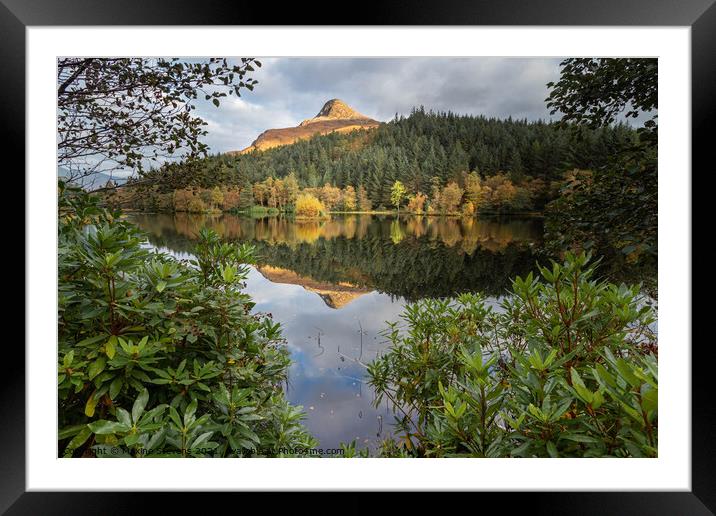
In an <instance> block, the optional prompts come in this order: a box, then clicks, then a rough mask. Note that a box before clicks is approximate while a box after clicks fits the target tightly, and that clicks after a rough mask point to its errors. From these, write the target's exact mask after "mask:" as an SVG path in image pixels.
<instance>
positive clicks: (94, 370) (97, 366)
mask: <svg viewBox="0 0 716 516" xmlns="http://www.w3.org/2000/svg"><path fill="white" fill-rule="evenodd" d="M106 364H107V357H105V356H100V357H99V358H97V360H95V361H94V362H92V363H91V364H90V366H89V368H88V369H87V375H88V376H89V379H90V380H92V379H93V378H94V377H95V376H97V375H98V374H99V373H101V372H102V371H104V367H105V365H106Z"/></svg>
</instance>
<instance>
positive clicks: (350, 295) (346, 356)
mask: <svg viewBox="0 0 716 516" xmlns="http://www.w3.org/2000/svg"><path fill="white" fill-rule="evenodd" d="M128 218H129V219H130V220H131V221H132V222H134V223H135V224H137V225H138V226H139V227H140V228H141V229H142V230H144V231H145V232H146V233H147V234H148V238H149V243H150V244H151V245H152V246H153V247H155V248H157V249H159V250H162V251H167V252H171V253H172V254H174V255H176V256H177V257H179V258H190V257H191V250H192V248H193V247H194V245H195V244H196V239H197V235H198V233H199V230H200V229H201V228H202V227H208V228H211V229H213V230H215V231H216V232H217V233H218V234H219V235H220V236H221V237H222V238H223V239H225V240H227V241H234V242H250V243H251V244H252V245H254V246H255V248H256V256H257V266H256V267H252V268H251V269H250V272H249V276H248V279H247V281H246V288H245V291H246V292H247V293H248V294H249V295H250V296H251V297H252V298H253V300H254V302H255V303H256V306H255V308H254V311H255V312H263V313H270V314H271V315H272V316H273V319H274V320H275V321H276V322H279V323H281V327H282V333H283V336H284V338H285V339H286V341H287V345H288V348H289V350H290V353H291V358H292V360H293V364H292V366H291V368H290V370H289V374H288V382H287V385H286V394H287V398H288V400H289V401H290V402H291V403H293V404H295V405H302V406H303V407H304V410H305V412H306V415H307V419H306V421H305V425H306V427H307V428H308V430H309V431H310V432H311V433H312V434H313V435H315V436H316V437H317V438H318V440H319V441H320V447H322V448H324V449H326V448H338V446H339V443H341V442H345V443H348V442H350V441H352V440H356V441H357V445H358V448H363V447H366V446H367V447H370V448H374V447H375V445H376V444H377V443H378V442H379V441H381V440H382V439H384V438H386V437H387V436H388V435H390V432H391V428H392V423H393V415H392V411H391V409H390V407H389V406H387V405H383V406H380V407H377V408H376V407H374V406H373V399H374V394H373V392H372V389H371V388H370V386H369V385H368V384H367V383H366V377H365V366H364V364H366V363H368V362H370V361H372V360H373V359H374V358H375V357H376V356H379V355H380V354H381V353H382V352H383V351H384V350H385V349H386V346H387V345H388V343H387V342H386V339H385V338H384V337H383V336H382V334H381V333H382V331H383V330H385V328H386V326H387V325H386V321H398V320H399V319H400V314H401V312H402V310H403V307H404V306H405V304H406V303H408V302H410V301H414V300H417V299H420V298H423V297H451V296H454V295H456V294H459V293H461V292H481V293H483V294H484V295H485V296H487V297H488V298H490V300H491V302H496V298H497V296H499V295H500V294H502V293H504V291H505V289H506V288H508V287H509V285H510V279H511V278H514V277H515V276H517V275H524V274H527V273H528V272H529V271H530V270H532V269H533V268H534V265H535V261H536V257H537V253H538V250H539V247H540V244H541V239H542V221H541V219H539V218H520V219H514V218H513V219H485V220H483V219H479V220H478V219H469V220H461V219H456V218H445V217H415V216H401V217H400V218H397V217H394V216H371V215H345V216H333V217H332V218H331V220H328V221H322V222H296V221H292V220H290V219H287V218H282V217H268V218H262V219H252V218H247V217H239V216H236V215H229V214H222V215H218V216H209V215H190V214H186V213H177V214H144V213H132V214H129V215H128Z"/></svg>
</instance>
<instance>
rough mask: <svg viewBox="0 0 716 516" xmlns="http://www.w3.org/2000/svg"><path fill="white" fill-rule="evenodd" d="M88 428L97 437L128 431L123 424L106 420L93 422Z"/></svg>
mask: <svg viewBox="0 0 716 516" xmlns="http://www.w3.org/2000/svg"><path fill="white" fill-rule="evenodd" d="M87 426H89V428H90V430H92V432H94V433H95V434H97V435H107V434H114V433H117V432H123V431H127V430H128V428H127V427H125V426H124V425H122V423H118V422H116V421H107V420H104V419H100V420H99V421H93V422H92V423H89V424H88V425H87Z"/></svg>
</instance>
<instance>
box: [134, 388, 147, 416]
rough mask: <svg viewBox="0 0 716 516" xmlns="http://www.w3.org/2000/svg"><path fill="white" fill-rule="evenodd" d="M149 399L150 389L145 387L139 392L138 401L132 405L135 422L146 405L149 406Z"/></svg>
mask: <svg viewBox="0 0 716 516" xmlns="http://www.w3.org/2000/svg"><path fill="white" fill-rule="evenodd" d="M147 401H149V391H148V390H147V389H144V390H143V391H142V392H141V393H140V394H139V396H138V397H137V399H136V401H135V402H134V405H133V406H132V421H134V422H135V423H136V422H137V421H139V418H140V416H141V415H142V412H144V407H146V406H147Z"/></svg>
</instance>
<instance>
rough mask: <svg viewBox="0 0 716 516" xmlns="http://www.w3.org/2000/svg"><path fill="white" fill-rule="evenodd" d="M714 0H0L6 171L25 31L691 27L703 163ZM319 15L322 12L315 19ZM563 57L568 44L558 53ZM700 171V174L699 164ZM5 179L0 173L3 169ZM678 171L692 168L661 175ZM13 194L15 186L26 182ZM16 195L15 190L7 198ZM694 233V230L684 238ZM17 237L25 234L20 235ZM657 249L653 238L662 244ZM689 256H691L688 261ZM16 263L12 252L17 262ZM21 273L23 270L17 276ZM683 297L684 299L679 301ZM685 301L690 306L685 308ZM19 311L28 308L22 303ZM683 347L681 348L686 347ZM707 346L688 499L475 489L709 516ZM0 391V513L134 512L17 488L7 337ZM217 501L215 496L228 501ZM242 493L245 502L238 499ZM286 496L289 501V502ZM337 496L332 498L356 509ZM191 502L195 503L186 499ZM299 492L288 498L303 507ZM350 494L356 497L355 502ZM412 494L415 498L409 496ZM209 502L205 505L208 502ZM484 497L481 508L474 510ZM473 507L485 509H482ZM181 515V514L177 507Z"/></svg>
mask: <svg viewBox="0 0 716 516" xmlns="http://www.w3.org/2000/svg"><path fill="white" fill-rule="evenodd" d="M715 1H716V0H600V1H594V0H541V1H528V0H522V1H520V0H473V1H471V2H458V1H454V0H442V1H441V2H439V3H419V2H415V1H412V2H409V1H401V2H392V3H388V2H384V3H382V4H379V5H375V6H371V5H368V4H365V3H361V4H360V6H356V8H355V9H354V11H353V13H351V15H346V14H345V13H344V14H338V12H339V10H338V6H335V5H332V6H331V5H327V6H321V5H319V4H316V3H311V4H310V6H311V7H314V10H313V11H309V7H308V5H309V4H306V3H303V2H301V3H295V4H283V5H282V6H281V7H280V8H277V7H276V4H269V3H259V2H253V3H244V2H236V1H235V2H218V1H213V0H202V1H201V2H197V1H189V0H171V1H169V0H142V1H140V0H123V1H119V0H113V1H105V2H98V1H96V0H0V35H2V43H0V63H1V64H2V78H1V79H0V120H2V123H1V124H0V142H2V146H3V147H4V150H5V152H4V153H3V155H4V156H6V157H7V156H13V157H14V158H16V160H15V161H16V165H14V167H15V170H24V153H23V152H19V149H24V148H25V102H26V97H25V59H26V54H25V29H26V28H27V27H28V26H48V25H57V26H61V25H184V26H188V25H283V24H305V25H316V24H317V23H323V24H326V25H342V24H345V23H346V22H350V24H351V25H537V26H539V25H551V26H564V25H577V26H588V25H592V26H594V25H607V26H632V25H634V26H688V27H691V38H692V40H691V45H692V47H691V73H692V90H691V91H692V168H693V169H694V170H700V169H703V170H704V172H705V171H707V170H709V169H710V168H713V165H712V164H709V165H710V166H709V165H707V162H706V156H707V153H708V149H709V148H710V147H712V146H713V144H712V142H711V141H710V140H711V138H710V137H709V136H710V135H709V132H708V131H707V127H708V124H710V123H711V122H712V120H713V119H714V115H716V109H715V107H716V59H715V58H714V56H715V55H716V5H714V2H715ZM316 12H321V13H322V14H321V15H318V14H315V13H316ZM565 50H566V51H568V47H565ZM707 167H708V168H707ZM6 172H8V173H9V172H10V171H9V170H6ZM667 173H680V174H683V176H684V178H685V180H689V178H690V177H691V171H667ZM13 174H15V177H16V178H17V179H18V183H19V184H18V185H16V186H17V188H19V189H21V190H22V191H25V187H24V181H23V180H19V178H18V176H20V174H18V173H17V172H15V171H13ZM13 196H14V194H13ZM692 235H693V231H692ZM20 238H24V236H22V237H20ZM662 244H663V243H662ZM699 259H705V257H703V258H699V257H698V256H697V255H694V257H693V258H692V266H693V265H697V262H698V260H699ZM15 261H18V260H17V257H15ZM30 272H31V271H27V270H25V274H26V275H27V274H29V273H30ZM689 301H690V300H684V302H689ZM694 306H695V304H694ZM27 309H28V310H31V309H32V307H31V306H28V307H27ZM683 344H684V346H685V347H686V346H688V345H689V344H691V343H688V342H685V343H683ZM710 347H711V345H710V342H708V341H703V342H699V341H697V340H696V339H693V344H692V374H693V376H692V456H691V464H692V491H691V492H637V493H635V492H628V493H623V492H591V493H575V492H565V493H541V492H531V493H511V494H509V495H507V496H506V495H505V494H504V493H492V494H490V493H480V494H479V496H480V497H481V499H482V500H487V498H485V497H490V498H497V497H499V498H500V499H501V500H502V501H503V503H504V500H505V498H507V497H509V499H510V508H514V505H513V504H515V503H516V504H520V505H522V504H525V505H526V506H528V507H529V510H530V511H531V512H534V513H549V514H631V513H638V514H693V515H698V514H712V513H714V512H716V488H715V486H716V474H715V473H714V470H715V469H716V467H715V466H716V463H715V461H714V458H715V457H716V444H715V443H716V440H715V439H714V437H716V435H715V434H716V430H714V428H716V426H715V425H714V423H715V422H716V421H715V420H716V418H715V417H714V416H715V415H716V409H715V408H714V407H715V406H716V404H714V402H713V396H712V392H713V389H712V387H711V379H712V373H711V371H710V369H711V367H710V363H711V361H710V360H709V357H708V354H709V349H710ZM685 349H688V348H685ZM3 362H4V363H5V364H12V368H8V367H7V366H6V367H5V368H3V369H4V370H3V382H2V388H1V390H0V414H2V418H3V420H2V424H0V447H1V449H2V455H0V478H1V481H0V513H3V512H5V511H7V514H12V515H15V514H73V515H77V514H127V513H130V512H133V511H136V510H141V508H143V507H149V506H147V505H145V504H146V503H147V501H146V500H145V497H146V496H148V495H147V494H146V493H144V494H141V495H140V494H128V493H97V492H94V493H78V492H72V493H59V492H52V493H48V492H43V493H38V492H33V493H26V492H25V446H26V441H25V380H26V378H25V368H24V365H25V352H24V349H23V348H22V347H21V346H19V345H18V344H17V341H15V342H10V341H8V340H6V341H5V345H4V346H3ZM153 496H161V497H162V501H161V503H162V504H165V505H164V506H163V508H162V510H163V511H165V512H167V513H171V511H172V509H173V508H177V507H182V508H184V510H186V508H188V505H187V502H188V500H187V496H186V495H180V494H179V493H175V494H170V495H167V494H163V495H153ZM212 496H220V497H221V500H224V499H226V498H228V497H229V496H234V495H229V494H226V495H212ZM240 496H243V497H245V496H246V495H245V494H241V495H240ZM294 496H296V495H294ZM358 496H361V495H359V494H351V495H346V497H345V498H344V499H343V500H342V501H341V502H340V505H341V506H342V507H343V508H340V509H337V510H341V511H343V510H345V507H346V506H349V507H350V506H351V505H353V506H358V505H359V504H356V503H353V502H352V501H351V500H352V499H354V498H356V497H358ZM194 498H196V496H195V495H194ZM301 498H302V497H301V496H298V497H295V498H294V500H293V502H292V503H296V504H298V505H301V504H302V502H301ZM356 499H357V498H356ZM419 499H420V498H418V500H419ZM221 500H212V502H211V506H214V507H216V506H217V505H216V504H217V502H218V503H221ZM482 503H484V502H481V504H482ZM483 507H485V506H484V505H483ZM182 512H183V511H182Z"/></svg>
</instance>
